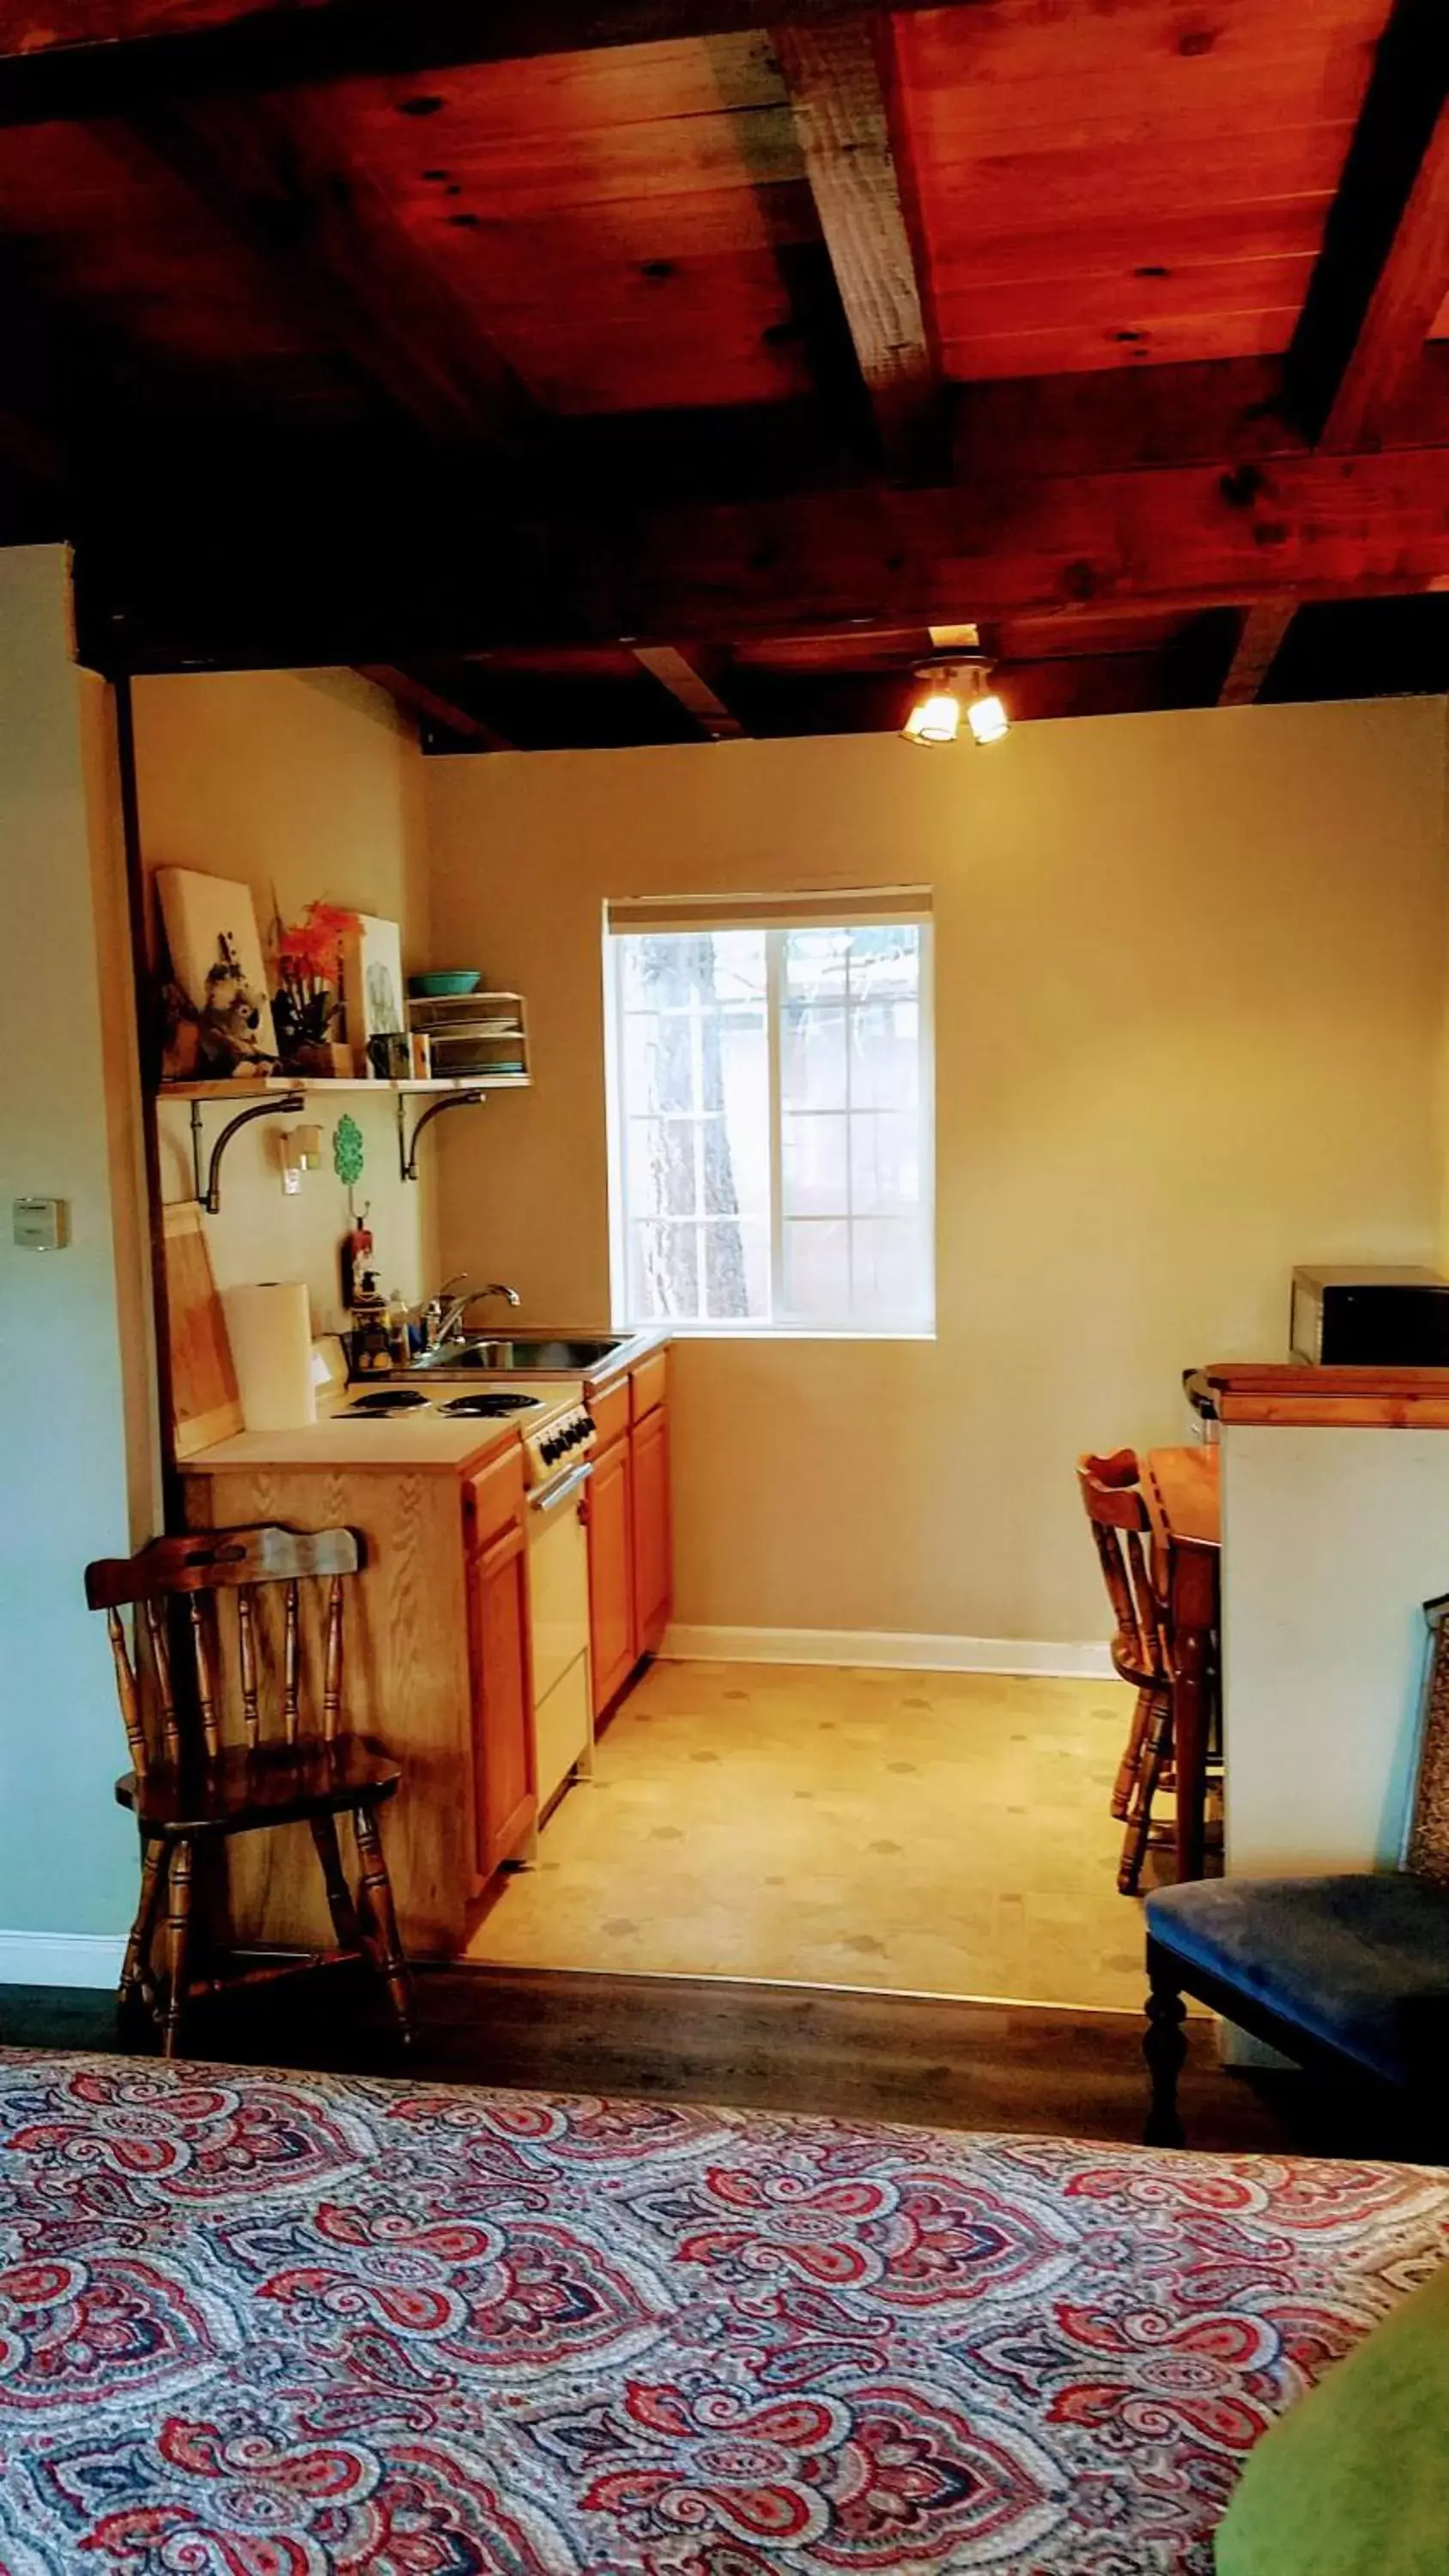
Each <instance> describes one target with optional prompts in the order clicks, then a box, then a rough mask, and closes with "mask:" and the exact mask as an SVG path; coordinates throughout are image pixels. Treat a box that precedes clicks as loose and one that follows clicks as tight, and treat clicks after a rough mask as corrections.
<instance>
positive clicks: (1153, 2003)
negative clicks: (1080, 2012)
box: [1142, 1941, 1187, 2147]
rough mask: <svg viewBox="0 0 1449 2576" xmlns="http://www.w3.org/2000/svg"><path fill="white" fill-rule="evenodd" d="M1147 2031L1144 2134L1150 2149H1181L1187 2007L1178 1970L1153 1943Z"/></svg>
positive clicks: (1150, 1946) (1149, 1950)
mask: <svg viewBox="0 0 1449 2576" xmlns="http://www.w3.org/2000/svg"><path fill="white" fill-rule="evenodd" d="M1147 1973H1148V1978H1149V1980H1150V1983H1149V1988H1148V1995H1147V2032H1146V2036H1145V2038H1144V2039H1143V2042H1142V2054H1143V2056H1144V2057H1145V2058H1146V2060H1147V2071H1148V2073H1149V2075H1150V2076H1151V2078H1152V2107H1151V2109H1150V2110H1149V2112H1148V2115H1147V2127H1146V2131H1145V2137H1146V2141H1147V2144H1148V2146H1149V2147H1180V2146H1181V2144H1182V2121H1181V2118H1180V2116H1179V2113H1178V2108H1177V2079H1178V2076H1179V2075H1180V2073H1181V2071H1182V2067H1183V2062H1184V2060H1185V2058H1186V2056H1187V2040H1186V2038H1185V2036H1184V2033H1183V2023H1184V2022H1185V2020H1186V2019H1187V2008H1186V2006H1185V2004H1184V2003H1183V2000H1182V1992H1181V1989H1180V1987H1179V1985H1178V1980H1177V1970H1176V1969H1175V1968H1174V1967H1173V1966H1172V1965H1171V1963H1170V1962H1169V1961H1168V1960H1167V1958H1166V1957H1165V1956H1164V1954H1163V1953H1162V1952H1161V1951H1160V1950H1159V1949H1158V1948H1157V1947H1156V1945H1155V1944H1154V1943H1153V1942H1150V1941H1149V1943H1148V1945H1147Z"/></svg>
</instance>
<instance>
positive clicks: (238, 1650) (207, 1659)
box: [86, 1522, 366, 1778]
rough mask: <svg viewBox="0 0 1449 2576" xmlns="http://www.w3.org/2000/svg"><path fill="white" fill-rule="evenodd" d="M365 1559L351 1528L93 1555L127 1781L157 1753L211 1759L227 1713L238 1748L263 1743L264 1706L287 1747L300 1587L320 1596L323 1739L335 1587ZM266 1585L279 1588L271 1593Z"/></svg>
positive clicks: (336, 1665) (337, 1614)
mask: <svg viewBox="0 0 1449 2576" xmlns="http://www.w3.org/2000/svg"><path fill="white" fill-rule="evenodd" d="M365 1562H366V1549H365V1545H364V1542H363V1540H362V1538H361V1536H360V1534H359V1533H358V1532H357V1531H356V1530H349V1529H327V1530H313V1531H304V1530H289V1529H283V1528H281V1527H279V1526H278V1525H277V1524H276V1523H275V1522H265V1523H263V1524H261V1525H260V1526H259V1527H256V1528H252V1529H232V1530H198V1531H197V1532H196V1533H195V1534H194V1535H188V1536H186V1537H180V1538H157V1539H153V1540H152V1541H151V1543H150V1545H149V1547H143V1548H142V1549H141V1551H140V1553H139V1555H137V1556H106V1557H99V1558H97V1560H96V1561H95V1563H94V1564H92V1565H88V1566H87V1567H86V1600H87V1602H88V1604H89V1606H90V1608H91V1609H92V1610H104V1612H105V1614H106V1627H107V1630H108V1633H109V1635H110V1640H111V1653H112V1656H113V1658H114V1661H115V1667H116V1689H117V1693H118V1696H119V1698H120V1703H121V1717H122V1720H123V1722H124V1725H125V1729H126V1741H127V1744H128V1745H129V1746H130V1750H131V1761H132V1764H133V1766H134V1769H135V1771H136V1774H137V1777H138V1778H144V1776H145V1774H146V1771H147V1769H148V1768H149V1767H150V1765H151V1763H152V1762H153V1761H154V1760H155V1759H156V1758H158V1756H159V1758H161V1759H162V1760H164V1761H166V1762H167V1763H170V1764H178V1763H180V1762H182V1761H184V1760H186V1759H188V1758H190V1757H194V1756H195V1755H196V1754H197V1753H198V1752H200V1753H203V1754H204V1755H205V1757H206V1759H207V1760H208V1761H215V1760H217V1759H218V1757H219V1755H220V1754H221V1751H222V1748H223V1742H224V1740H225V1736H226V1732H227V1730H226V1727H225V1723H224V1720H225V1716H226V1712H227V1710H228V1709H229V1708H232V1707H235V1708H238V1709H239V1711H240V1719H241V1731H242V1739H243V1740H244V1742H245V1743H246V1746H247V1748H248V1750H249V1751H251V1752H255V1751H256V1750H257V1748H258V1747H259V1745H260V1744H261V1742H262V1740H263V1708H264V1704H265V1705H266V1707H267V1709H268V1712H269V1713H271V1712H272V1711H275V1713H276V1715H278V1716H279V1717H280V1721H281V1733H282V1737H283V1739H284V1740H285V1742H287V1743H288V1744H295V1743H296V1741H297V1738H298V1734H299V1732H300V1729H301V1702H302V1664H303V1628H304V1620H305V1621H306V1624H311V1622H310V1620H306V1613H307V1608H308V1603H307V1599H306V1596H304V1592H303V1587H304V1585H305V1586H308V1587H310V1588H311V1591H312V1593H313V1595H314V1597H315V1596H316V1595H317V1594H320V1595H321V1601H320V1609H321V1618H320V1642H321V1656H322V1667H323V1671H322V1732H323V1734H324V1736H325V1737H326V1739H327V1741H328V1742H329V1743H330V1742H332V1741H333V1740H334V1739H335V1737H336V1735H337V1733H338V1730H339V1727H340V1725H341V1723H342V1587H343V1582H344V1580H345V1578H346V1577H347V1576H349V1575H353V1574H356V1573H358V1572H359V1571H360V1570H361V1568H362V1566H363V1565H364V1564H365ZM269 1587H279V1594H278V1592H275V1591H272V1590H270V1589H269ZM228 1599H230V1601H231V1602H232V1603H234V1608H235V1620H234V1622H232V1621H231V1620H228V1621H227V1623H226V1625H227V1626H228V1627H231V1626H233V1625H234V1629H235V1658H234V1670H233V1658H232V1657H231V1655H230V1654H229V1653H228V1652H227V1650H226V1643H225V1633H224V1629H223V1623H222V1619H221V1616H220V1611H221V1605H222V1603H223V1601H227V1600H228ZM270 1602H276V1603H277V1604H278V1607H279V1612H280V1616H279V1618H275V1619H274V1618H271V1617H269V1616H268V1612H267V1604H268V1603H270ZM133 1605H134V1606H135V1607H136V1608H137V1610H138V1611H139V1614H140V1615H139V1619H138V1622H137V1626H138V1631H139V1632H143V1633H144V1636H145V1640H146V1645H147V1648H148V1650H149V1664H150V1671H151V1676H152V1683H153V1690H152V1692H150V1693H147V1692H145V1691H143V1689H142V1687H141V1673H142V1670H143V1666H142V1659H141V1657H140V1656H139V1655H137V1656H136V1657H135V1659H134V1660H133V1658H132V1654H131V1652H130V1648H129V1646H128V1643H127V1638H126V1629H125V1624H124V1622H123V1620H122V1618H121V1612H122V1610H123V1609H127V1608H129V1607H131V1606H133ZM278 1628H279V1629H280V1636H278V1635H277V1633H276V1631H277V1629H278ZM269 1684H271V1685H274V1687H272V1688H269V1687H268V1685H269ZM158 1737H159V1741H157V1740H156V1739H157V1738H158Z"/></svg>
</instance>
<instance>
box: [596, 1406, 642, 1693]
mask: <svg viewBox="0 0 1449 2576" xmlns="http://www.w3.org/2000/svg"><path fill="white" fill-rule="evenodd" d="M589 1644H590V1649H591V1655H590V1660H591V1662H592V1666H593V1679H594V1715H595V1716H596V1717H597V1716H598V1715H599V1713H600V1711H601V1710H603V1709H606V1708H607V1707H608V1706H609V1704H610V1702H611V1700H614V1699H616V1698H617V1696H618V1694H619V1692H620V1691H621V1690H622V1689H623V1687H624V1684H625V1683H626V1681H627V1680H628V1678H629V1675H630V1674H631V1673H632V1671H633V1669H634V1666H635V1664H636V1663H637V1662H638V1655H637V1653H636V1651H635V1646H634V1462H633V1459H632V1458H631V1456H630V1449H629V1434H628V1431H627V1429H626V1430H625V1431H624V1433H623V1435H622V1437H621V1438H619V1439H617V1440H614V1441H612V1442H611V1443H610V1445H609V1447H608V1448H607V1449H605V1450H603V1451H602V1452H601V1453H600V1454H599V1455H598V1456H596V1458H595V1460H594V1473H593V1477H592V1480H591V1482H590V1485H589Z"/></svg>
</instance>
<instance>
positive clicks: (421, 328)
mask: <svg viewBox="0 0 1449 2576" xmlns="http://www.w3.org/2000/svg"><path fill="white" fill-rule="evenodd" d="M135 123H136V127H137V130H138V131H139V132H140V134H141V135H142V136H143V138H144V139H145V141H146V142H147V144H148V145H149V147H150V148H151V149H152V150H153V151H154V152H156V153H157V154H158V155H159V157H161V158H162V159H163V160H165V162H166V163H167V165H168V166H169V167H170V168H171V169H172V170H173V171H175V172H176V173H177V175H178V176H179V177H181V178H182V179H184V180H185V182H186V184H187V186H188V187H189V188H190V189H191V190H192V192H193V193H194V194H195V195H196V196H197V197H198V198H200V199H201V200H202V202H203V203H204V204H206V205H207V206H209V207H210V209H211V211H212V212H213V213H214V214H215V215H217V216H218V217H219V218H220V219H221V221H222V222H223V223H225V224H226V225H227V226H228V228H229V229H230V230H231V231H232V232H233V233H235V234H236V235H237V236H238V238H240V239H241V240H243V241H245V242H246V243H247V244H248V246H249V247H250V248H251V249H253V250H255V251H259V252H260V253H261V254H262V255H263V256H264V257H266V258H268V259H270V261H271V262H272V263H273V267H274V270H275V273H276V275H277V277H278V280H279V285H280V288H281V291H282V292H283V294H284V295H285V297H286V298H287V300H288V301H289V303H290V304H291V305H292V306H293V307H294V308H300V309H301V311H302V312H303V314H304V315H305V318H306V320H307V321H308V323H309V324H310V326H311V327H312V328H313V329H314V330H315V331H316V332H317V333H318V334H319V336H322V337H324V338H325V339H327V340H330V341H331V343H332V344H333V345H334V346H336V347H338V348H340V349H341V350H342V351H343V353H344V354H345V355H346V357H347V358H348V359H349V360H350V361H351V363H352V365H353V366H354V367H355V369H356V370H357V372H358V374H359V375H360V376H362V377H363V378H364V380H365V381H367V382H368V383H370V384H371V385H372V386H373V387H374V389H375V390H377V391H380V392H381V393H382V395H383V396H384V398H385V399H386V401H387V402H388V403H389V404H390V405H391V406H392V407H393V408H394V409H395V410H396V411H398V412H399V413H401V414H403V415H405V416H406V417H407V418H409V419H410V420H411V421H412V422H413V423H414V424H415V425H416V426H417V427H418V428H420V429H421V430H423V431H424V432H425V433H426V435H427V436H428V438H429V439H430V440H434V441H441V442H443V443H451V444H454V445H463V444H467V445H475V446H479V447H482V448H485V449H491V450H492V451H493V452H494V453H495V455H496V454H499V453H502V454H506V455H509V456H512V457H521V456H524V455H526V454H528V455H532V456H535V457H536V455H537V447H538V441H539V439H540V437H541V436H542V433H543V430H544V426H545V423H544V418H543V415H542V413H541V412H540V411H539V409H538V407H537V405H536V404H535V403H534V402H533V400H532V397H531V396H530V395H529V393H528V392H527V390H526V389H525V387H524V386H523V385H522V384H520V382H519V380H518V378H517V377H516V376H515V375H514V373H513V371H512V369H511V368H510V367H509V366H508V365H507V364H506V363H505V362H504V360H503V359H502V358H501V357H499V355H498V354H497V352H496V351H495V350H493V349H492V348H491V347H490V346H489V344H488V342H487V340H486V339H485V338H484V337H483V336H482V335H481V334H480V332H479V330H478V327H477V324H476V322H475V320H474V319H473V317H472V316H471V315H470V314H469V313H468V312H466V311H465V310H464V309H463V308H462V307H461V306H460V305H459V304H458V302H457V300H456V298H455V297H454V296H453V294H452V292H451V290H450V288H449V287H448V285H447V282H446V280H445V279H443V278H442V277H441V276H440V275H439V273H438V271H437V269H436V267H435V266H434V265H432V264H431V263H429V262H427V261H425V260H422V259H420V258H419V257H418V255H417V253H416V251H415V250H414V248H413V245H412V243H411V242H410V241H409V239H408V237H407V235H406V233H405V232H404V231H403V230H402V228H401V226H400V225H399V224H398V223H397V221H396V219H395V218H394V216H393V213H392V210H391V208H390V207H389V205H388V203H387V200H386V199H385V197H384V196H383V194H382V192H381V190H380V189H379V188H378V186H377V185H376V183H375V181H374V180H373V179H372V177H371V176H370V174H369V173H368V172H367V171H366V170H365V169H363V168H361V167H359V166H357V165H356V164H355V163H351V162H346V161H343V160H340V159H339V158H338V156H337V154H336V153H335V152H334V151H333V150H332V149H331V148H330V146H329V141H328V135H327V126H326V115H325V102H319V101H318V100H316V99H312V98H283V99H262V98H240V99H225V98H216V99H196V100H191V101H189V102H187V103H186V104H185V105H177V104H175V103H169V104H168V103H162V104H161V105H159V106H156V107H153V108H152V109H150V110H149V111H148V112H147V113H145V114H144V115H142V116H139V117H137V119H136V120H135Z"/></svg>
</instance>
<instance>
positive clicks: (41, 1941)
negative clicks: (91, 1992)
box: [0, 1932, 126, 1987]
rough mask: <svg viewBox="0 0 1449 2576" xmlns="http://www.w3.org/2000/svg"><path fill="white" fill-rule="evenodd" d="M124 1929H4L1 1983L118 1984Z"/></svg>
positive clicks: (0, 1940) (0, 1945)
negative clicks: (42, 1930) (108, 1930)
mask: <svg viewBox="0 0 1449 2576" xmlns="http://www.w3.org/2000/svg"><path fill="white" fill-rule="evenodd" d="M125 1955H126V1935H125V1933H124V1932H0V1986H96V1987H103V1986H114V1985H117V1984H118V1983H119V1982H120V1975H121V1962H122V1960H123V1959H124V1958H125Z"/></svg>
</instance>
